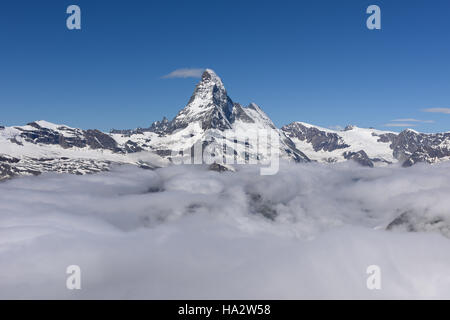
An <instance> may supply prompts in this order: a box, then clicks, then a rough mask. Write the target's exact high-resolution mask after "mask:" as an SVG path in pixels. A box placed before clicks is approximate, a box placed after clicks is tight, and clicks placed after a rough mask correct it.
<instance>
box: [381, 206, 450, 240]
mask: <svg viewBox="0 0 450 320" xmlns="http://www.w3.org/2000/svg"><path fill="white" fill-rule="evenodd" d="M386 230H389V231H394V230H399V231H406V232H438V233H440V234H442V235H443V236H445V237H447V238H450V220H449V219H448V215H446V214H441V215H436V214H431V213H430V212H426V211H425V212H415V211H413V210H408V211H405V212H403V213H401V214H400V215H399V216H398V217H397V218H395V219H394V220H392V222H391V223H389V225H388V226H387V227H386Z"/></svg>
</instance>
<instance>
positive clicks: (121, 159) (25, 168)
mask: <svg viewBox="0 0 450 320" xmlns="http://www.w3.org/2000/svg"><path fill="white" fill-rule="evenodd" d="M258 130H266V131H267V132H268V133H270V134H272V135H273V136H275V137H277V139H278V140H279V143H277V144H276V146H278V148H279V153H280V157H281V158H282V159H286V160H289V161H293V162H310V161H318V162H326V163H333V162H342V161H347V160H353V161H356V162H358V163H359V164H361V165H363V166H369V167H374V166H382V165H389V164H395V163H397V164H400V165H402V166H403V167H408V166H412V165H414V164H416V163H418V162H426V163H436V162H439V161H446V160H450V132H448V133H437V134H424V133H419V132H416V131H414V130H410V129H408V130H405V131H402V132H401V133H395V132H387V131H380V130H375V129H363V128H358V127H354V126H348V127H346V128H345V129H344V130H342V131H338V130H330V129H325V128H321V127H318V126H314V125H311V124H307V123H303V122H293V123H291V124H288V125H286V126H284V127H282V128H281V129H279V128H276V127H275V125H274V124H273V122H272V121H271V120H270V118H269V117H268V116H267V115H266V114H265V113H264V112H263V111H262V109H261V108H260V107H259V106H257V105H256V104H254V103H251V104H250V105H248V106H242V105H240V104H239V103H235V102H233V101H232V100H231V98H230V97H229V96H228V94H227V91H226V89H225V87H224V85H223V83H222V80H221V79H220V78H219V77H218V76H217V75H216V74H215V73H214V71H212V70H210V69H207V70H205V72H204V73H203V75H202V79H201V81H200V82H199V83H198V85H197V86H196V88H195V90H194V93H193V95H192V97H191V99H190V100H189V102H188V104H187V105H186V107H185V108H184V109H182V110H181V111H180V112H179V113H178V114H177V115H176V117H175V118H174V119H173V120H171V121H169V120H168V119H166V118H164V119H163V120H161V121H157V122H154V123H153V124H152V125H151V126H150V127H149V128H139V129H134V130H111V132H110V133H104V132H101V131H99V130H81V129H76V128H70V127H68V126H65V125H56V124H53V123H49V122H46V121H36V122H32V123H29V124H28V125H26V126H15V127H4V126H0V180H1V179H6V178H11V177H13V176H16V175H30V174H31V175H37V174H40V173H43V172H60V173H72V174H86V173H94V172H100V171H105V170H108V169H109V167H110V166H111V165H112V164H135V165H137V166H140V167H142V168H150V169H151V168H156V167H160V166H166V165H170V163H171V161H172V160H173V155H174V153H176V152H178V151H179V150H189V149H190V148H192V147H193V146H194V144H196V143H199V142H200V143H201V144H202V148H203V150H205V151H208V152H209V153H211V154H214V155H215V156H219V157H220V156H221V155H222V154H224V153H225V151H224V149H227V150H228V151H227V152H229V151H230V150H232V151H233V152H234V157H235V159H239V160H241V161H248V160H249V159H257V160H261V159H264V158H266V157H267V154H264V153H261V152H260V151H259V149H257V148H256V141H254V140H252V139H251V138H250V139H248V136H252V133H254V132H256V131H258ZM231 133H233V134H234V135H235V138H233V139H228V140H227V137H230V136H232V135H231ZM224 137H225V138H224ZM228 148H231V149H228Z"/></svg>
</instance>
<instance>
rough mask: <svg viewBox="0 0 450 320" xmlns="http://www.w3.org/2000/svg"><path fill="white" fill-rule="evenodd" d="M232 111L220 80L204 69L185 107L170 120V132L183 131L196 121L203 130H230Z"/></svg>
mask: <svg viewBox="0 0 450 320" xmlns="http://www.w3.org/2000/svg"><path fill="white" fill-rule="evenodd" d="M232 110H233V101H232V100H231V99H230V97H228V95H227V91H226V89H225V86H224V85H223V83H222V80H221V79H220V78H219V77H218V76H217V75H216V74H215V73H214V71H212V70H210V69H206V70H205V72H203V75H202V80H201V81H200V82H199V84H198V85H197V87H196V88H195V90H194V93H193V94H192V96H191V99H190V100H189V102H188V104H187V106H186V107H185V108H184V109H183V110H181V111H180V112H179V113H178V114H177V116H176V117H175V119H173V120H172V123H171V124H170V126H169V127H170V131H171V132H173V131H175V130H178V129H184V128H186V127H187V126H188V125H189V123H192V122H197V121H199V122H200V123H201V128H202V129H203V130H207V129H212V128H214V129H219V130H226V129H231V124H230V117H231V114H232Z"/></svg>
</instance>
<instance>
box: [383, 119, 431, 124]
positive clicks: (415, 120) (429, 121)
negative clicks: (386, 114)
mask: <svg viewBox="0 0 450 320" xmlns="http://www.w3.org/2000/svg"><path fill="white" fill-rule="evenodd" d="M391 122H420V123H434V121H433V120H419V119H412V118H406V119H395V120H391Z"/></svg>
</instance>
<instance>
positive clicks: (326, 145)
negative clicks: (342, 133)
mask: <svg viewBox="0 0 450 320" xmlns="http://www.w3.org/2000/svg"><path fill="white" fill-rule="evenodd" d="M281 130H283V131H284V132H285V133H286V135H287V136H288V137H295V138H297V139H299V140H301V141H306V142H307V143H310V144H311V145H312V147H313V148H314V151H320V150H323V151H334V150H337V149H345V148H348V147H349V145H348V144H345V143H344V141H343V140H342V138H341V137H339V136H338V135H337V134H336V133H330V132H324V131H320V130H319V129H317V128H314V127H309V128H308V127H306V126H304V125H302V124H301V123H298V122H293V123H291V124H289V125H287V126H284V127H282V128H281Z"/></svg>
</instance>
